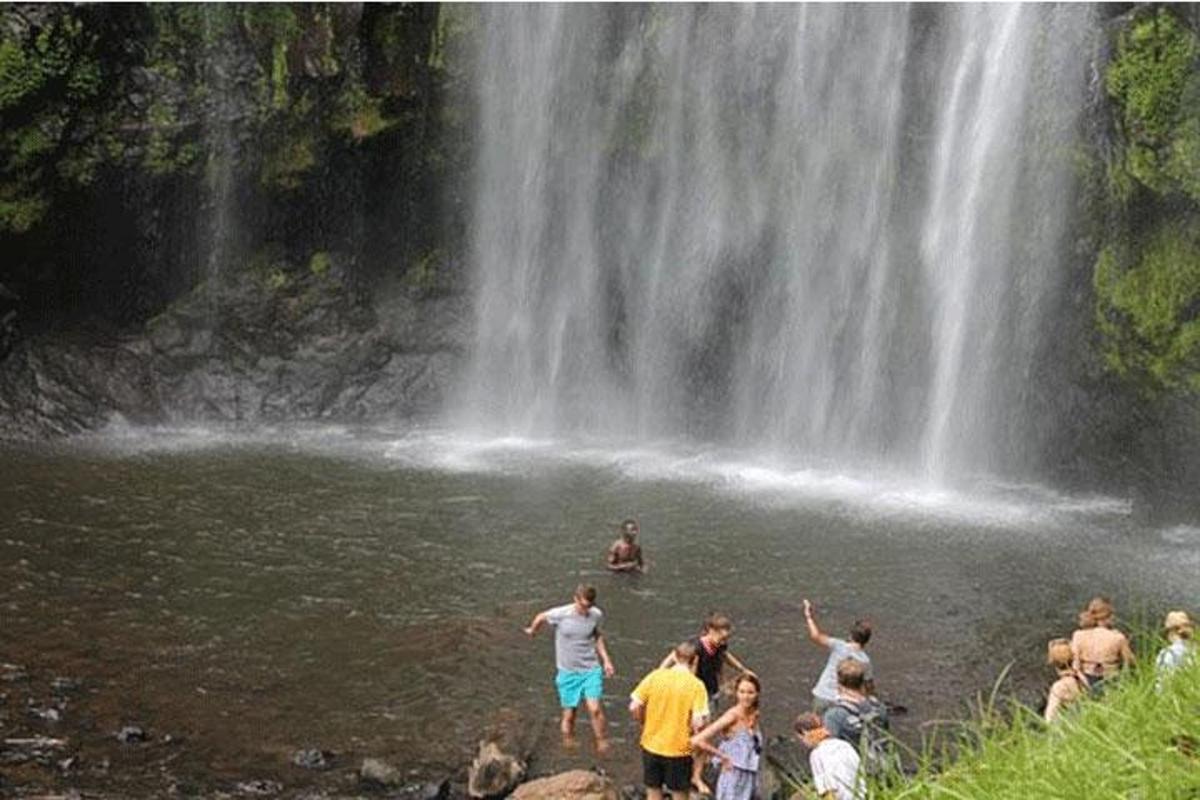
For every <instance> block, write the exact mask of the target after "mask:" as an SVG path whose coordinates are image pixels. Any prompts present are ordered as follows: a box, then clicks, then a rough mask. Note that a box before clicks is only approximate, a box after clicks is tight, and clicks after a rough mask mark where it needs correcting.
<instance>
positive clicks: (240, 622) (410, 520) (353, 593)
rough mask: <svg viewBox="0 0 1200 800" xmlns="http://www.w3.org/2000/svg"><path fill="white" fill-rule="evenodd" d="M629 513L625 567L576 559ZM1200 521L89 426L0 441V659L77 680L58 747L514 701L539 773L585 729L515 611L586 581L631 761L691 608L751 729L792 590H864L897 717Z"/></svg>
mask: <svg viewBox="0 0 1200 800" xmlns="http://www.w3.org/2000/svg"><path fill="white" fill-rule="evenodd" d="M968 483H969V481H968ZM626 516H636V517H638V518H639V519H640V520H641V523H642V530H643V537H642V538H643V544H644V546H645V548H646V550H647V553H648V556H649V558H650V561H651V569H650V571H649V573H648V574H647V575H644V576H640V577H629V576H612V575H609V574H607V573H606V572H605V571H604V570H603V569H602V568H601V566H600V565H601V556H602V553H603V551H604V550H605V548H606V547H607V545H608V544H609V543H610V541H611V540H612V538H613V537H614V535H615V526H616V525H617V523H618V522H619V521H620V520H621V519H622V518H624V517H626ZM1198 539H1200V534H1198V533H1197V532H1196V529H1195V528H1191V527H1187V526H1182V527H1174V528H1170V529H1166V530H1156V529H1150V528H1146V527H1143V526H1142V525H1140V524H1139V523H1138V522H1137V521H1136V520H1135V519H1134V518H1133V517H1132V516H1131V514H1130V512H1129V506H1128V504H1127V503H1125V502H1123V501H1121V500H1120V499H1119V498H1098V497H1067V496H1062V495H1058V494H1055V493H1052V492H1049V491H1046V490H1044V489H1039V488H1037V487H1026V486H996V485H988V484H986V483H984V482H979V483H978V484H977V485H975V487H974V488H973V489H972V490H971V491H966V492H959V493H950V492H947V491H944V490H938V489H934V488H929V487H922V486H920V485H909V484H906V483H905V482H904V481H903V477H902V476H890V477H889V476H882V475H880V474H875V473H867V472H863V473H858V474H842V473H839V472H837V471H834V470H824V469H822V468H820V467H814V466H805V465H798V464H766V463H763V462H755V461H753V460H752V459H749V458H746V457H744V456H743V455H742V454H737V453H728V452H726V453H719V452H715V451H711V450H709V451H701V450H695V449H692V450H686V449H682V448H678V447H671V446H670V445H653V446H651V445H649V444H645V443H643V444H642V445H640V446H638V447H636V448H634V447H631V448H630V449H627V450H623V449H620V448H613V447H611V446H608V447H599V446H596V445H594V444H589V443H586V442H574V443H563V442H548V441H528V440H507V441H476V442H472V441H469V440H466V439H462V438H460V437H452V436H449V435H444V434H441V433H438V432H436V431H432V432H423V433H416V434H414V433H405V432H397V431H387V430H369V431H363V430H351V429H337V428H323V429H292V430H257V431H226V432H220V431H212V430H205V431H172V432H159V433H145V432H139V433H126V434H113V435H110V436H106V437H104V438H102V439H97V440H89V441H80V442H75V443H72V444H68V445H62V446H57V447H40V448H37V449H24V448H10V449H8V450H7V451H6V452H5V453H4V457H3V459H0V608H3V610H4V625H3V638H2V639H0V647H2V649H0V661H5V662H8V663H15V664H22V665H25V666H26V667H27V668H29V669H30V670H31V671H33V670H36V671H38V672H40V673H44V674H47V675H49V674H68V675H74V676H78V677H82V678H83V679H84V680H85V681H86V683H87V685H88V686H89V687H91V689H92V690H93V691H92V692H91V693H90V695H89V699H88V700H87V702H86V703H85V704H84V705H86V707H87V713H88V714H89V715H90V717H91V718H92V722H93V725H92V727H93V729H94V730H93V731H92V733H90V734H88V733H84V734H79V736H80V737H82V739H83V740H85V741H81V746H86V745H87V741H90V740H89V739H88V737H89V736H90V737H93V738H94V739H95V740H96V741H97V742H98V741H99V740H100V739H107V738H108V737H109V734H110V733H111V731H114V730H116V729H118V728H119V727H120V725H121V724H124V723H126V722H138V723H140V724H143V725H145V726H147V727H148V728H150V729H151V730H153V731H158V732H171V733H172V734H173V735H174V736H175V737H183V738H184V740H185V745H184V747H183V749H182V750H181V755H180V756H179V757H178V759H177V761H176V762H175V763H174V764H173V766H172V769H173V770H175V771H176V772H177V773H182V774H190V775H194V776H199V777H197V778H196V779H197V780H218V781H220V780H230V781H232V780H241V779H247V778H253V777H260V776H263V775H274V776H275V777H276V778H277V779H280V780H283V781H284V782H285V783H286V784H288V785H291V784H298V785H299V784H305V783H306V782H308V783H311V782H314V781H335V780H337V778H335V777H333V776H332V775H331V774H327V775H324V776H319V775H315V774H313V773H303V772H302V771H300V770H298V769H295V768H292V767H289V766H288V763H287V762H288V759H289V758H290V756H291V753H292V752H293V751H294V750H295V749H297V748H300V747H305V746H317V747H322V748H324V749H327V750H332V751H335V752H337V753H338V754H339V756H340V758H341V762H340V763H342V764H343V765H345V766H348V765H350V764H357V761H358V760H359V759H361V758H362V757H365V756H374V757H381V758H385V759H388V760H390V761H392V762H394V763H397V764H400V765H403V766H404V767H405V768H406V769H412V770H414V772H415V774H421V775H426V774H429V775H434V774H447V773H451V772H455V771H457V770H459V769H461V767H462V766H463V765H464V764H465V763H466V762H467V761H468V760H469V757H470V755H471V752H472V750H473V748H474V746H475V743H476V741H477V739H478V737H479V734H480V732H481V731H482V729H483V728H484V727H485V726H486V725H487V724H489V723H490V722H491V721H493V720H495V719H497V718H504V717H506V716H510V715H511V716H515V717H516V718H517V719H520V720H522V721H523V722H525V723H527V726H528V730H529V731H530V732H531V735H533V736H534V737H535V738H536V739H537V745H536V752H535V762H534V765H533V768H534V770H535V771H545V770H551V769H556V768H559V767H564V766H568V765H572V764H591V763H593V761H594V758H593V757H592V756H591V755H590V754H589V753H587V752H586V750H585V751H584V752H582V753H579V754H577V755H564V754H563V753H561V751H560V750H559V748H558V746H557V743H556V738H555V737H556V730H555V718H556V714H557V711H556V704H555V696H554V691H553V686H552V673H553V653H552V650H553V647H552V643H551V639H550V637H548V636H542V637H539V639H537V640H534V641H532V642H531V641H529V640H528V639H527V638H526V637H525V636H524V635H523V634H522V633H521V627H522V626H523V625H524V624H526V623H527V622H528V620H529V618H530V617H531V616H532V615H533V614H534V613H535V612H536V611H538V610H540V609H543V608H545V607H548V606H551V605H556V604H559V603H564V602H567V601H568V600H569V597H570V594H571V590H572V588H573V587H574V586H575V584H576V583H578V582H580V581H587V582H592V583H594V584H595V585H596V586H597V587H598V590H599V602H598V604H599V606H600V607H601V608H602V609H603V610H604V611H605V613H606V615H607V618H608V621H607V632H608V636H609V642H610V649H611V652H612V654H613V657H614V659H615V661H616V664H617V668H618V676H617V677H616V678H615V679H613V680H611V681H609V683H608V684H607V686H606V702H607V707H608V711H609V716H610V720H611V723H612V728H613V731H612V734H613V737H614V742H615V747H614V754H613V756H612V757H611V758H610V760H609V763H608V764H607V768H608V769H609V770H610V771H611V772H613V773H614V774H616V775H617V776H618V777H619V778H621V779H623V780H635V779H636V777H637V774H638V772H637V764H638V759H637V757H636V748H635V739H636V736H635V734H634V731H633V729H632V727H631V725H630V723H629V721H628V718H627V714H626V713H625V710H624V708H625V704H626V699H625V698H626V697H627V695H628V693H629V691H630V690H631V689H632V687H633V685H634V683H635V682H636V681H637V679H638V678H640V676H641V675H642V674H644V673H645V672H646V671H647V670H649V669H650V668H652V666H653V665H654V664H655V663H656V662H657V661H658V660H659V659H660V658H661V657H662V656H663V654H665V652H666V651H667V649H668V648H669V647H670V646H671V645H672V644H673V643H674V642H676V641H677V640H679V639H681V638H684V637H685V636H688V635H690V634H692V633H694V632H695V629H696V626H697V623H698V622H699V620H700V619H701V618H702V617H703V616H704V614H705V613H706V612H708V611H710V610H713V609H720V610H724V611H725V612H727V613H728V614H730V615H731V616H732V617H733V618H734V620H735V623H736V626H737V627H736V630H735V633H734V639H733V642H732V647H733V650H734V652H735V653H737V654H738V655H739V656H740V657H741V658H742V659H743V660H744V661H746V662H747V663H748V664H750V665H751V666H752V667H753V668H755V669H756V670H758V671H759V672H760V673H761V676H762V678H763V681H764V686H765V695H764V702H765V704H766V724H767V726H768V732H769V733H781V732H784V731H785V730H786V727H787V724H788V721H789V720H790V719H791V717H792V716H793V715H794V714H795V713H796V712H797V711H799V710H802V709H804V708H805V707H806V706H807V705H808V703H809V700H810V697H809V689H810V688H811V684H812V683H813V681H814V680H815V678H816V676H817V674H818V672H819V670H820V667H821V665H822V664H823V661H824V658H823V653H822V652H821V651H819V650H818V649H817V648H815V647H813V646H811V645H810V644H809V643H808V642H807V641H806V640H805V637H804V624H803V618H802V616H801V614H800V608H801V599H802V598H803V597H810V598H812V599H813V600H814V601H815V602H816V603H817V604H818V606H819V608H820V618H821V621H822V623H823V624H824V625H825V626H826V627H827V628H828V629H829V630H830V631H831V632H833V633H835V634H840V633H842V632H844V631H845V630H846V629H847V628H848V627H849V625H850V623H851V622H852V621H853V619H854V618H855V617H857V616H867V617H870V618H871V620H872V621H873V622H874V625H875V627H876V631H877V633H876V638H875V639H874V640H873V641H872V642H871V646H870V652H871V653H872V657H873V659H874V661H875V664H876V671H877V674H878V683H879V687H880V690H881V693H882V694H883V695H884V696H885V697H886V698H888V699H890V700H892V701H893V702H898V703H902V704H904V705H905V706H907V707H908V708H909V710H910V711H909V713H908V714H907V715H906V716H904V717H901V718H899V720H898V721H899V728H900V731H901V733H902V734H903V735H904V736H906V737H909V738H910V739H915V738H916V737H918V736H919V734H920V731H921V729H922V726H926V727H927V726H928V724H929V723H930V722H931V721H935V720H944V719H955V718H961V717H962V716H963V715H964V713H965V705H964V702H965V700H966V699H967V698H968V697H970V696H971V695H973V694H974V693H975V692H977V691H979V690H986V689H988V688H990V686H991V685H992V683H993V681H994V680H995V678H996V676H997V675H998V674H999V673H1000V672H1001V671H1002V670H1003V669H1004V667H1005V666H1006V665H1007V664H1009V663H1010V662H1013V663H1014V664H1015V666H1014V669H1013V673H1012V683H1011V688H1013V689H1014V690H1015V691H1017V692H1018V693H1019V694H1020V695H1021V696H1022V697H1023V698H1025V699H1027V700H1028V701H1029V702H1036V700H1037V698H1038V692H1039V691H1040V690H1041V688H1042V686H1043V684H1044V683H1046V681H1047V679H1048V677H1049V676H1047V675H1046V673H1045V672H1044V670H1043V668H1042V667H1041V658H1042V654H1043V652H1044V645H1045V641H1046V639H1048V638H1050V637H1051V636H1054V635H1062V634H1066V633H1069V631H1070V628H1071V622H1072V620H1073V611H1074V610H1075V609H1076V608H1077V607H1078V606H1079V605H1081V603H1082V602H1083V601H1084V600H1086V598H1087V597H1088V596H1090V595H1091V594H1093V593H1096V592H1103V593H1107V594H1109V595H1111V596H1112V597H1113V598H1114V599H1115V600H1116V601H1117V603H1118V606H1119V607H1120V608H1121V609H1122V610H1125V611H1132V610H1133V609H1138V608H1145V609H1153V610H1154V611H1155V612H1156V613H1157V611H1158V610H1159V609H1160V608H1161V607H1163V606H1164V605H1167V604H1172V605H1178V604H1181V603H1182V604H1184V605H1186V604H1187V601H1188V600H1189V599H1190V598H1193V597H1195V596H1196V589H1197V584H1198V583H1200V581H1198V580H1197V578H1196V576H1197V575H1200V570H1198V569H1197V566H1198V564H1197V561H1198V560H1200V556H1198V555H1197V550H1196V548H1195V543H1196V541H1197V540H1198ZM13 696H14V697H15V696H16V695H15V694H14V695H13ZM14 702H15V701H14ZM67 713H68V716H69V715H71V714H73V713H82V712H81V711H76V710H75V709H72V708H70V707H69V708H68V709H67ZM70 722H71V719H70V718H68V720H67V721H66V723H64V724H69V723H70ZM25 724H26V725H28V724H31V723H25ZM9 729H10V730H15V729H16V728H14V727H13V726H12V725H10V726H9ZM584 732H585V729H583V728H581V731H580V733H581V734H582V733H584ZM51 733H52V731H51ZM585 741H586V737H585ZM96 746H99V745H96ZM205 776H206V777H205Z"/></svg>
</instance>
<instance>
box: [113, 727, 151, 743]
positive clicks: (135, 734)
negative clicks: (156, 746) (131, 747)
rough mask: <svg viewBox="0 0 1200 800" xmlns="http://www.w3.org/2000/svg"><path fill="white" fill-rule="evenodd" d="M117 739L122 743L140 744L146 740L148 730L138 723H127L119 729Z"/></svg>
mask: <svg viewBox="0 0 1200 800" xmlns="http://www.w3.org/2000/svg"><path fill="white" fill-rule="evenodd" d="M117 741H118V742H120V743H121V744H140V743H141V742H144V741H146V732H145V731H144V730H142V729H141V728H139V727H138V726H137V725H126V726H125V727H124V728H121V730H119V731H117Z"/></svg>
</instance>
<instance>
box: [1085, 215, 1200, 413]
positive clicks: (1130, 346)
mask: <svg viewBox="0 0 1200 800" xmlns="http://www.w3.org/2000/svg"><path fill="white" fill-rule="evenodd" d="M1094 288H1095V292H1096V302H1097V307H1096V319H1097V325H1098V327H1099V330H1100V332H1101V334H1102V335H1103V352H1104V359H1105V362H1106V363H1107V365H1108V366H1109V368H1111V369H1112V370H1114V371H1115V372H1117V373H1118V374H1120V375H1122V376H1124V377H1126V378H1129V379H1131V380H1134V381H1136V382H1137V383H1139V384H1140V385H1142V386H1143V387H1144V388H1147V389H1149V390H1151V391H1163V390H1168V391H1172V390H1182V391H1186V392H1200V226H1198V225H1196V224H1195V223H1183V222H1176V223H1168V224H1164V225H1162V226H1161V227H1160V228H1159V229H1158V230H1157V231H1155V232H1154V234H1153V235H1152V236H1151V237H1150V239H1149V241H1148V242H1147V243H1146V245H1145V246H1144V247H1142V248H1136V249H1135V248H1132V247H1127V246H1124V247H1123V246H1120V245H1109V246H1108V247H1105V248H1104V249H1103V250H1102V251H1101V253H1100V256H1099V258H1098V259H1097V262H1096V268H1095V272H1094Z"/></svg>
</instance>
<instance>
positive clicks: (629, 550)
mask: <svg viewBox="0 0 1200 800" xmlns="http://www.w3.org/2000/svg"><path fill="white" fill-rule="evenodd" d="M637 535H638V524H637V520H636V519H627V520H625V521H624V522H622V523H621V538H620V539H617V540H616V541H615V542H613V544H612V547H610V548H608V568H609V569H610V570H612V571H613V572H645V571H646V566H645V564H644V563H643V562H642V546H641V545H639V544H638V543H637Z"/></svg>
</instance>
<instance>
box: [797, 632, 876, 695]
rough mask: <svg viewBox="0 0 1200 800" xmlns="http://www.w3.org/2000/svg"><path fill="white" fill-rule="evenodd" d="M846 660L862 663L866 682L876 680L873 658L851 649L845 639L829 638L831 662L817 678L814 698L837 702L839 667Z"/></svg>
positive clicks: (856, 649)
mask: <svg viewBox="0 0 1200 800" xmlns="http://www.w3.org/2000/svg"><path fill="white" fill-rule="evenodd" d="M844 658H853V659H855V660H857V661H861V662H862V663H863V664H864V665H865V666H866V674H865V675H864V676H863V679H864V680H868V681H869V680H874V673H873V672H872V670H871V657H870V656H868V655H867V654H866V652H865V651H863V650H862V649H860V648H858V647H851V646H850V643H849V642H847V641H846V640H845V639H835V638H833V637H832V636H830V637H829V660H828V661H826V662H825V669H823V670H822V671H821V677H820V678H817V685H816V686H814V687H813V690H812V693H813V697H816V698H817V699H819V700H825V701H828V702H830V703H832V702H834V701H835V700H837V696H838V693H837V665H838V663H839V662H841V660H842V659H844Z"/></svg>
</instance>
